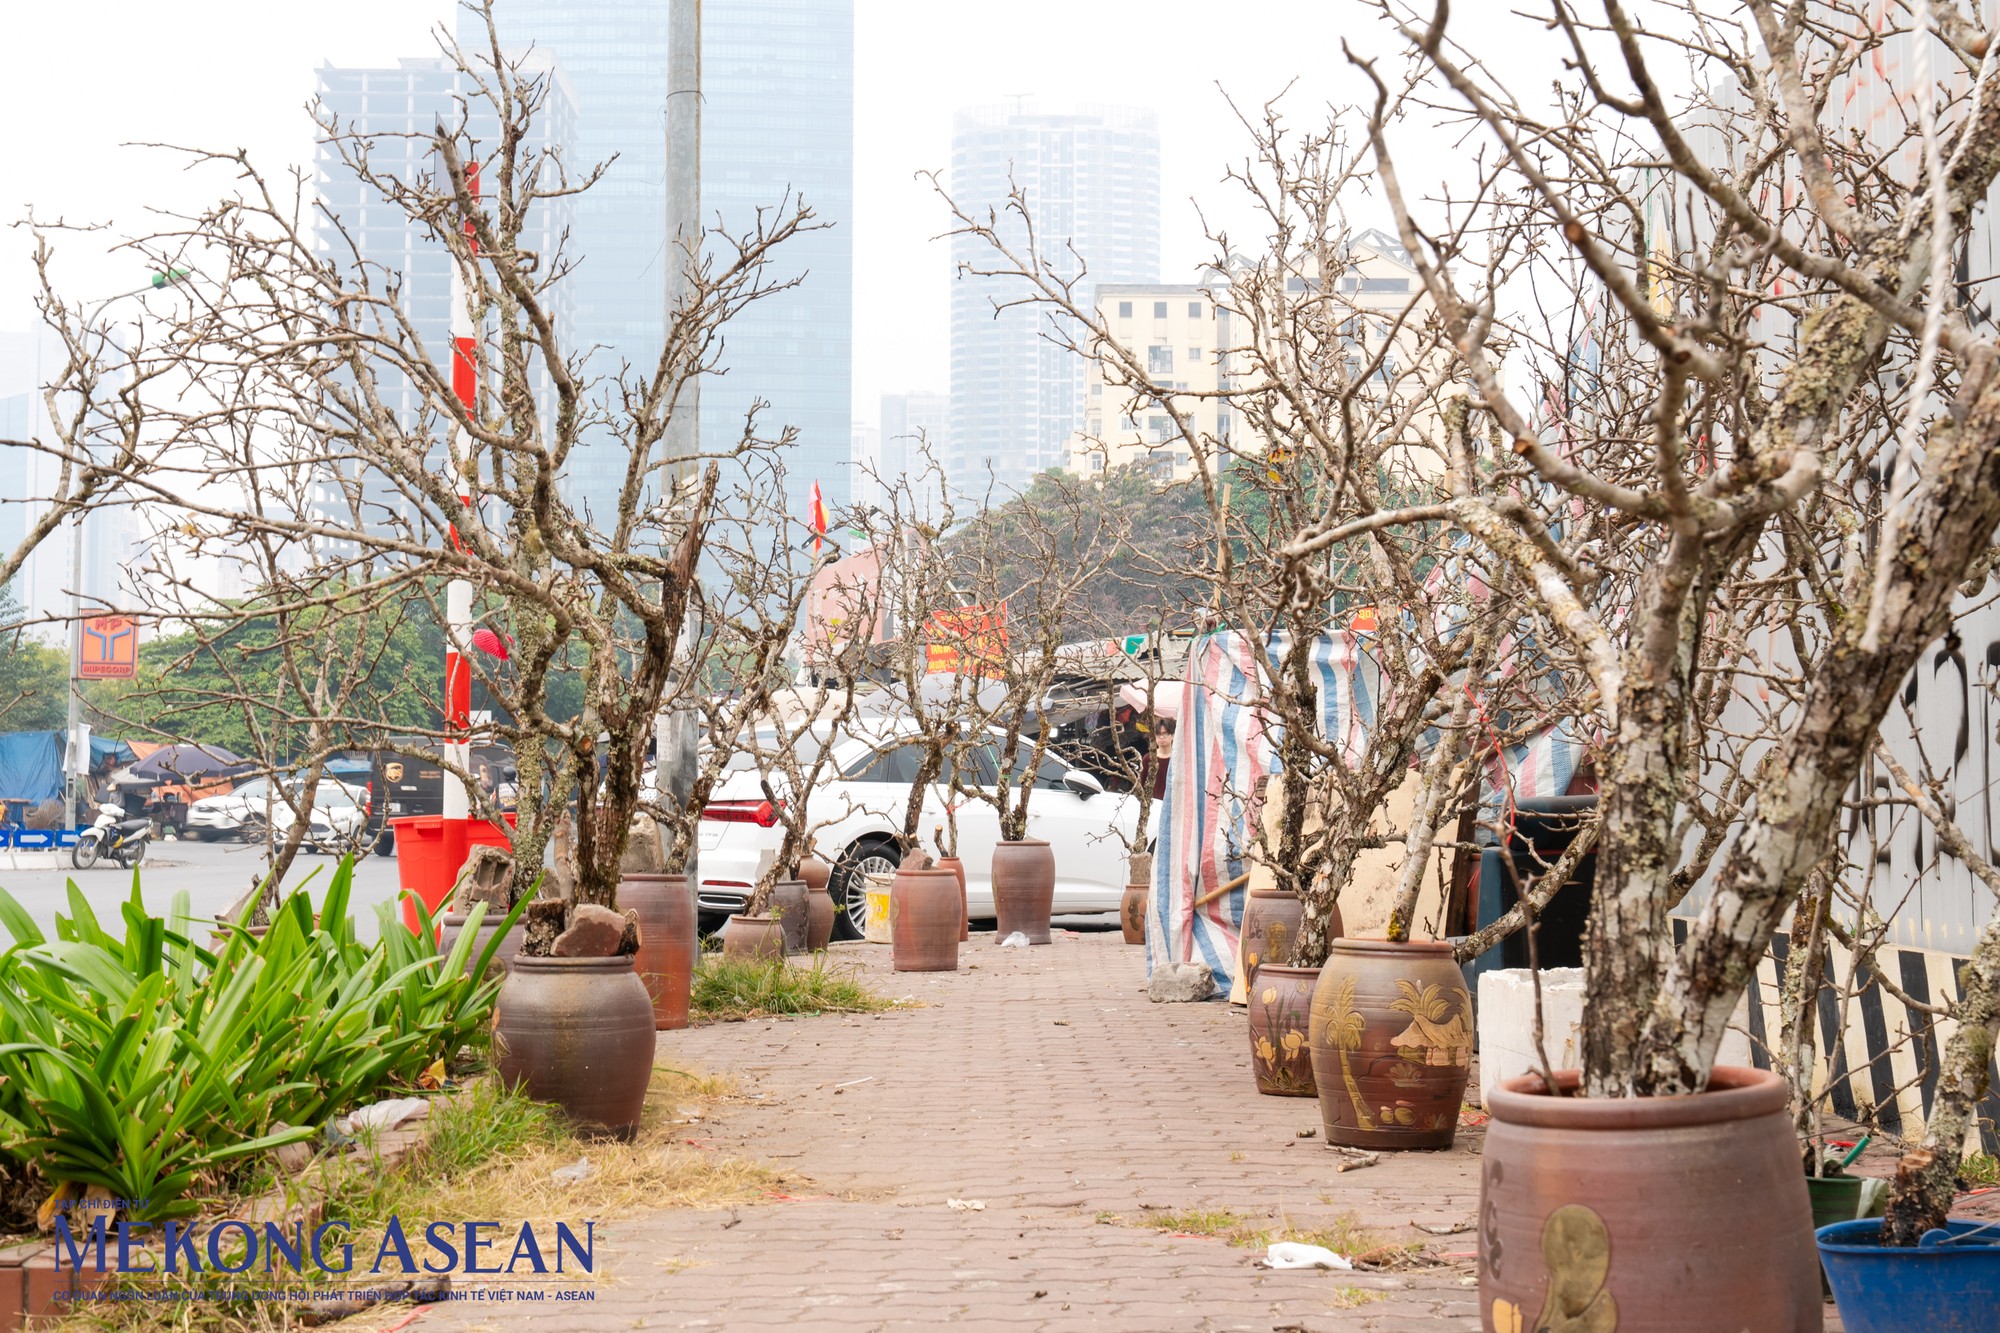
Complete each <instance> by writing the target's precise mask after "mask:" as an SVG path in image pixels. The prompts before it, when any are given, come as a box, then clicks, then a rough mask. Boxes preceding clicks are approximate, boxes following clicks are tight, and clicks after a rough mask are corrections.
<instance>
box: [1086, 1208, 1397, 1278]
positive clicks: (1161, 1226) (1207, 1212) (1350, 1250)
mask: <svg viewBox="0 0 2000 1333" xmlns="http://www.w3.org/2000/svg"><path fill="white" fill-rule="evenodd" d="M1096 1220H1097V1221H1098V1222H1099V1223H1101V1224H1108V1223H1118V1222H1124V1221H1126V1220H1127V1219H1125V1218H1124V1217H1121V1216H1120V1215H1119V1214H1117V1213H1111V1212H1101V1213H1099V1214H1097V1219H1096ZM1131 1222H1132V1225H1134V1226H1141V1227H1146V1228H1149V1229H1151V1230H1153V1231H1164V1232H1170V1233H1172V1234H1175V1235H1181V1236H1212V1237H1214V1238H1216V1239H1217V1240H1222V1241H1226V1242H1228V1243H1229V1244H1231V1245H1235V1246H1238V1247H1250V1248H1255V1249H1263V1248H1264V1247H1265V1246H1267V1245H1270V1244H1272V1243H1274V1242H1277V1241H1297V1242H1299V1243H1300V1244H1302V1245H1319V1246H1323V1247H1325V1248H1326V1249H1329V1250H1332V1251H1333V1252H1334V1253H1335V1254H1338V1255H1343V1256H1345V1257H1346V1258H1349V1259H1352V1260H1353V1261H1354V1263H1355V1266H1356V1267H1357V1268H1395V1267H1398V1266H1400V1265H1402V1264H1404V1263H1406V1262H1408V1261H1409V1260H1411V1259H1412V1258H1414V1257H1415V1256H1417V1255H1419V1254H1421V1253H1422V1252H1423V1248H1424V1243H1423V1242H1422V1241H1392V1240H1388V1239H1387V1238H1385V1237H1384V1236H1383V1235H1382V1234H1381V1233H1380V1232H1376V1231H1371V1230H1368V1229H1367V1228H1365V1227H1363V1226H1362V1225H1361V1224H1360V1219H1358V1218H1357V1217H1355V1215H1354V1214H1353V1213H1344V1214H1342V1215H1341V1216H1339V1217H1337V1218H1335V1219H1334V1220H1333V1222H1332V1223H1331V1224H1329V1225H1327V1226H1323V1227H1314V1228H1299V1227H1294V1226H1293V1225H1291V1222H1290V1220H1289V1219H1285V1218H1280V1219H1279V1222H1278V1225H1276V1226H1270V1225H1259V1224H1257V1223H1255V1222H1253V1221H1252V1220H1251V1219H1250V1218H1248V1217H1246V1216H1244V1215H1243V1214H1241V1213H1238V1212H1235V1211H1232V1210H1231V1209H1228V1208H1191V1209H1187V1210H1184V1211H1180V1212H1147V1213H1143V1214H1141V1215H1140V1216H1139V1217H1137V1218H1135V1219H1131Z"/></svg>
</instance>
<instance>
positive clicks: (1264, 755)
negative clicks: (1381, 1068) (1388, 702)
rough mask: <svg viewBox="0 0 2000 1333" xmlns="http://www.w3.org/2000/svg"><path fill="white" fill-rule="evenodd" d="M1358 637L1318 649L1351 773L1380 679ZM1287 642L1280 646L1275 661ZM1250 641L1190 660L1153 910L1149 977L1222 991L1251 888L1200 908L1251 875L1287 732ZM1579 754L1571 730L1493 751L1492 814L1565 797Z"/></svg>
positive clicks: (1321, 679) (1198, 650)
mask: <svg viewBox="0 0 2000 1333" xmlns="http://www.w3.org/2000/svg"><path fill="white" fill-rule="evenodd" d="M1370 637H1372V636H1369V635H1366V634H1363V633H1359V632H1356V631H1353V630H1342V631H1338V632H1335V633H1330V634H1326V635H1322V636H1321V637H1320V638H1319V640H1318V641H1317V642H1316V643H1315V644H1314V645H1313V652H1312V664H1313V670H1314V672H1315V674H1316V675H1317V677H1318V683H1319V699H1320V735H1321V736H1323V737H1326V738H1327V739H1329V740H1331V741H1332V742H1334V743H1335V744H1336V745H1337V746H1338V747H1339V748H1340V750H1341V751H1342V752H1343V753H1344V755H1345V756H1346V758H1347V760H1348V761H1349V762H1355V761H1358V760H1359V759H1360V757H1361V755H1362V754H1363V753H1364V751H1365V750H1366V748H1367V744H1368V732H1369V728H1370V727H1371V726H1372V725H1373V723H1374V719H1375V705H1376V698H1377V695H1378V693H1379V691H1380V689H1381V675H1380V671H1379V669H1378V668H1377V667H1376V665H1375V663H1374V662H1373V661H1372V660H1371V659H1370V657H1369V655H1368V652H1367V649H1366V643H1367V640H1368V639H1369V638H1370ZM1286 643H1287V640H1285V639H1282V638H1274V639H1273V640H1272V641H1271V643H1270V646H1269V649H1268V651H1269V653H1270V657H1271V660H1273V661H1275V660H1277V659H1278V658H1280V657H1281V656H1282V654H1283V652H1284V648H1285V646H1286ZM1256 651H1257V650H1256V648H1255V646H1254V645H1253V644H1252V642H1251V641H1250V640H1249V639H1247V638H1245V637H1244V636H1242V635H1240V634H1237V633H1234V632H1232V631H1224V632H1220V633H1216V634H1211V635H1209V636H1207V637H1206V638H1204V639H1202V640H1201V641H1199V642H1198V643H1196V644H1195V645H1194V647H1193V649H1192V650H1191V651H1190V652H1189V654H1188V667H1187V676H1186V683H1187V686H1188V689H1187V691H1186V695H1185V701H1184V703H1183V706H1182V709H1181V716H1180V721H1179V727H1178V731H1177V733H1176V735H1175V738H1174V749H1173V757H1172V759H1171V760H1170V762H1169V763H1168V765H1167V791H1166V798H1165V800H1164V801H1163V802H1162V803H1161V808H1160V823H1159V835H1158V841H1157V843H1156V844H1155V856H1154V859H1153V885H1152V890H1153V891H1152V895H1151V899H1150V901H1149V902H1148V904H1147V909H1146V912H1147V921H1146V970H1147V972H1148V974H1149V975H1150V974H1151V972H1152V970H1153V969H1154V968H1155V967H1159V966H1162V965H1164V964H1167V963H1184V962H1200V963H1206V964H1207V965H1208V967H1209V969H1210V970H1211V971H1212V972H1213V973H1214V974H1215V979H1216V984H1217V986H1218V987H1219V988H1220V989H1221V990H1223V991H1227V990H1228V989H1229V987H1230V985H1231V984H1232V982H1233V980H1234V973H1235V969H1236V950H1237V940H1238V937H1239V934H1240V931H1241V927H1242V924H1243V907H1244V903H1245V899H1246V897H1247V886H1246V887H1239V888H1236V889H1232V890H1231V891H1229V892H1228V893H1225V894H1222V895H1220V896H1219V897H1217V898H1215V899H1213V900H1212V901H1210V902H1207V903H1204V904H1203V905H1202V906H1200V907H1196V906H1195V903H1196V901H1197V900H1199V899H1201V898H1203V897H1206V896H1207V895H1209V894H1211V893H1214V892H1215V890H1217V889H1219V888H1221V887H1222V886H1223V885H1224V884H1227V883H1229V882H1230V881H1231V880H1234V879H1236V878H1237V877H1238V876H1240V875H1241V874H1242V873H1243V871H1244V870H1245V868H1246V867H1247V865H1248V861H1247V857H1248V855H1249V852H1250V849H1251V847H1252V838H1251V832H1250V831H1251V829H1252V828H1254V827H1256V825H1255V824H1253V823H1252V821H1253V820H1258V819H1260V818H1261V811H1260V806H1261V803H1262V798H1263V792H1264V783H1265V780H1266V779H1267V778H1268V777H1269V776H1270V775H1272V774H1274V773H1276V772H1277V771H1278V751H1279V747H1280V745H1281V744H1282V742H1283V740H1284V734H1283V728H1282V726H1281V725H1280V724H1279V723H1278V722H1277V720H1276V719H1275V718H1271V717H1270V716H1269V715H1268V714H1266V713H1265V712H1264V711H1263V710H1261V709H1259V708H1258V707H1257V702H1256V701H1257V699H1258V697H1259V696H1260V694H1261V692H1262V690H1263V688H1264V683H1265V681H1266V680H1267V679H1268V677H1269V674H1270V673H1269V672H1268V671H1265V672H1261V673H1260V672H1259V670H1258V666H1257V662H1256V659H1255V658H1254V657H1253V656H1252V654H1253V653H1254V652H1256ZM1581 756H1582V746H1581V745H1579V744H1578V743H1577V742H1576V741H1575V740H1574V739H1573V737H1572V735H1571V733H1570V732H1569V731H1568V730H1567V729H1566V728H1564V727H1560V726H1559V727H1552V728H1549V729H1547V730H1544V731H1542V732H1539V733H1537V734H1535V735H1533V736H1530V737H1529V738H1528V739H1527V740H1525V741H1522V742H1520V743H1519V744H1515V745H1510V746H1497V745H1496V746H1495V747H1494V749H1493V752H1492V753H1491V755H1490V756H1489V758H1488V761H1487V778H1486V789H1487V799H1488V802H1489V803H1490V804H1491V805H1492V807H1493V809H1494V810H1495V811H1498V810H1501V809H1503V808H1504V807H1505V806H1507V805H1511V803H1512V802H1513V801H1515V800H1519V799H1521V798H1524V797H1530V796H1558V795H1561V794H1562V793H1563V792H1564V791H1565V790H1567V789H1568V787H1569V783H1570V779H1571V778H1572V777H1573V776H1574V775H1575V772H1576V767H1577V764H1578V762H1579V761H1580V759H1581Z"/></svg>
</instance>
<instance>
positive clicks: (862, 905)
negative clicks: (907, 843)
mask: <svg viewBox="0 0 2000 1333" xmlns="http://www.w3.org/2000/svg"><path fill="white" fill-rule="evenodd" d="M902 859H903V857H902V853H901V851H899V850H898V848H897V846H896V840H895V839H894V838H888V837H883V836H881V835H879V834H878V835H876V836H874V837H868V838H862V839H860V840H859V841H857V842H855V843H854V844H853V845H852V846H851V847H849V848H848V849H847V850H846V851H844V852H842V853H841V854H840V860H838V861H836V862H835V863H834V867H833V875H832V876H831V877H830V878H829V879H828V880H827V885H826V890H827V893H828V895H829V896H831V897H832V899H833V906H834V913H833V938H835V939H837V940H858V939H860V938H861V932H862V926H863V924H864V923H865V922H866V920H867V914H868V884H867V881H866V880H864V879H863V878H862V876H863V875H869V874H878V873H889V872H893V871H894V870H895V869H896V867H897V866H898V865H900V864H901V863H902Z"/></svg>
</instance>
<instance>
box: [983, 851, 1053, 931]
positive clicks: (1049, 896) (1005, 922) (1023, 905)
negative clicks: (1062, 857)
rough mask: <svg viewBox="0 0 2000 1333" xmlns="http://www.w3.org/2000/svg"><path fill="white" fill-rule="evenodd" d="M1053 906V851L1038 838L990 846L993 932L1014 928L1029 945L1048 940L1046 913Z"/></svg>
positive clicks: (1047, 915)
mask: <svg viewBox="0 0 2000 1333" xmlns="http://www.w3.org/2000/svg"><path fill="white" fill-rule="evenodd" d="M1055 905H1056V854H1055V853H1054V852H1052V851H1050V850H1049V845H1048V844H1047V843H1046V842H1043V841H1041V840H1040V839H1039V838H1024V839H1022V840H1021V841H1020V842H1000V843H995V844H994V847H993V916H994V919H995V923H994V933H995V934H997V935H998V936H999V937H1000V938H1001V939H1003V940H1004V939H1006V938H1007V937H1008V936H1009V935H1012V934H1013V933H1014V932H1015V931H1017V930H1018V931H1020V932H1021V933H1022V934H1023V935H1026V936H1027V937H1028V943H1030V944H1047V943H1048V942H1049V914H1050V913H1051V912H1052V911H1053V910H1054V908H1055Z"/></svg>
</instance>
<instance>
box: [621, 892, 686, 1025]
mask: <svg viewBox="0 0 2000 1333" xmlns="http://www.w3.org/2000/svg"><path fill="white" fill-rule="evenodd" d="M618 906H619V908H620V909H621V910H626V909H629V910H631V911H634V912H637V913H638V914H639V953H638V956H637V958H636V959H635V960H634V967H635V968H636V970H637V971H638V973H639V980H641V981H643V982H645V983H646V993H647V994H648V995H650V996H652V997H653V1022H654V1026H656V1027H658V1028H660V1029H662V1030H666V1029H670V1028H684V1027H686V1026H687V1025H688V988H689V987H690V986H692V985H693V984H694V964H695V959H696V957H697V956H699V954H700V953H701V935H700V926H699V924H698V922H697V920H696V917H695V907H694V891H693V890H692V889H691V888H689V887H688V881H687V876H686V875H639V874H628V875H625V876H623V877H622V878H620V879H619V881H618Z"/></svg>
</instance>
